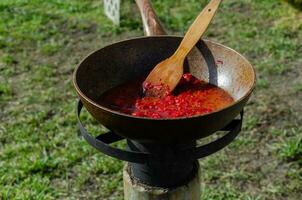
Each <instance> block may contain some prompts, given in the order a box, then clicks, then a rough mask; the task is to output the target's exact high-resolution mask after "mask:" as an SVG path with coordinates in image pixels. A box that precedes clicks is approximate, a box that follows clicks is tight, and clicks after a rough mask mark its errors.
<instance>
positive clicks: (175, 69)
mask: <svg viewBox="0 0 302 200" xmlns="http://www.w3.org/2000/svg"><path fill="white" fill-rule="evenodd" d="M221 1H222V0H211V2H210V3H209V4H208V5H207V6H206V7H205V8H204V9H203V11H202V12H201V13H200V14H199V15H198V17H197V18H196V19H195V21H194V22H193V24H192V25H191V27H190V28H189V30H188V31H187V33H186V35H185V36H184V38H183V40H182V42H181V43H180V45H179V47H178V49H177V50H176V51H175V53H174V54H173V55H172V56H171V57H169V58H167V59H166V60H164V61H162V62H160V63H159V64H157V65H156V66H155V68H154V69H153V70H152V71H151V73H150V74H149V75H148V77H147V78H146V80H145V81H144V83H143V88H144V91H145V95H146V96H158V97H162V96H165V95H166V94H168V93H171V92H172V91H173V90H174V89H175V87H176V86H177V84H178V82H179V81H180V79H181V77H182V75H183V63H184V59H185V57H186V56H187V54H188V53H189V52H190V51H191V49H192V48H193V47H194V46H195V44H196V43H197V42H198V41H199V40H200V38H201V36H202V35H203V34H204V32H205V31H206V29H207V27H208V25H209V24H210V22H211V21H212V19H213V17H214V15H215V13H216V11H217V9H218V7H219V5H220V3H221Z"/></svg>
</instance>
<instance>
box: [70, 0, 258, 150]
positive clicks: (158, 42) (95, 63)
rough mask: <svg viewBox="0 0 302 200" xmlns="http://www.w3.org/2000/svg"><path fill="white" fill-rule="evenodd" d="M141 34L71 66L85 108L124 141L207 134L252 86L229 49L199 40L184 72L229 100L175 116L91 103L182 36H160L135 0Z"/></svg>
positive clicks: (171, 140) (147, 67) (139, 73)
mask: <svg viewBox="0 0 302 200" xmlns="http://www.w3.org/2000/svg"><path fill="white" fill-rule="evenodd" d="M136 2H137V4H138V6H139V9H140V11H141V15H142V18H143V24H144V30H145V34H146V35H147V36H145V37H138V38H133V39H128V40H124V41H120V42H117V43H114V44H111V45H109V46H106V47H103V48H101V49H99V50H97V51H94V52H92V53H91V54H89V55H88V56H87V57H86V58H84V59H83V60H82V61H81V62H80V64H79V65H78V66H77V67H76V69H75V71H74V74H73V84H74V87H75V89H76V92H77V94H78V96H79V98H80V100H81V101H82V103H83V104H84V107H85V108H86V109H87V110H88V112H89V113H90V114H91V115H92V116H93V117H94V118H95V119H96V120H98V121H99V122H100V123H101V124H102V125H104V126H105V127H107V128H108V129H110V130H111V131H113V132H114V133H116V134H118V135H119V136H122V137H124V138H127V139H132V140H136V141H138V142H145V143H164V144H176V143H183V142H188V141H193V140H197V139H200V138H204V137H207V136H209V135H211V134H213V133H214V132H216V131H218V130H220V129H222V128H223V127H225V126H226V125H227V124H228V123H230V122H231V121H232V120H233V119H234V118H235V117H236V116H238V115H239V113H240V112H241V111H242V110H243V107H244V106H245V104H246V103H247V101H248V99H249V97H250V96H251V94H252V91H253V89H254V86H255V81H256V75H255V70H254V68H253V67H252V65H251V64H250V63H249V61H248V60H247V59H245V58H244V57H243V56H242V55H241V54H239V53H238V52H236V51H235V50H233V49H231V48H229V47H226V46H224V45H222V44H218V43H216V42H213V41H209V40H200V41H199V42H198V43H197V44H196V46H195V47H194V49H193V50H192V51H191V52H190V54H189V55H188V57H187V59H186V62H185V71H186V72H190V73H192V74H193V75H194V76H196V77H197V78H199V79H201V80H204V81H207V82H210V83H211V84H214V85H217V86H218V87H221V88H223V89H224V90H226V91H227V92H228V93H229V94H230V95H231V96H232V97H233V98H234V100H235V102H234V103H233V104H231V105H229V106H227V107H225V108H223V109H220V110H218V111H215V112H212V113H208V114H204V115H199V116H193V117H184V118H177V119H151V118H141V117H135V116H131V115H127V114H123V113H119V112H117V111H113V110H111V109H109V108H106V107H103V106H101V105H99V104H98V103H97V101H98V99H99V98H100V96H101V95H102V93H104V92H105V91H107V90H109V89H111V88H113V87H115V86H118V85H120V84H122V83H125V82H127V81H130V80H133V79H137V78H139V77H143V76H146V75H147V74H148V73H149V72H150V71H151V70H152V68H153V67H154V66H155V65H156V64H157V63H159V62H160V61H162V60H163V59H165V58H167V57H169V56H171V55H172V54H173V52H174V51H175V50H176V48H177V47H178V45H179V44H180V42H181V40H182V37H178V36H166V35H161V34H164V33H165V32H164V30H163V29H162V26H161V25H160V23H159V20H158V18H157V17H156V15H155V13H154V11H153V9H152V7H151V5H150V1H149V0H137V1H136Z"/></svg>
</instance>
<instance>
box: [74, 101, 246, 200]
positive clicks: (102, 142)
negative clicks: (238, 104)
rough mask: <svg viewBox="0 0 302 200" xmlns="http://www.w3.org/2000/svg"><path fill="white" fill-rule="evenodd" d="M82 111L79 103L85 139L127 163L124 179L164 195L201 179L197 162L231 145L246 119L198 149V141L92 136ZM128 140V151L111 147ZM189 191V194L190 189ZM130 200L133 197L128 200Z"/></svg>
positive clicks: (112, 135) (110, 133) (107, 134)
mask: <svg viewBox="0 0 302 200" xmlns="http://www.w3.org/2000/svg"><path fill="white" fill-rule="evenodd" d="M82 108H83V104H82V102H81V101H79V102H78V107H77V116H78V126H79V130H80V133H81V134H82V136H83V137H84V138H85V140H86V141H87V142H88V143H89V144H90V145H91V146H93V147H94V148H96V149H97V150H99V151H100V152H102V153H104V154H106V155H108V156H111V157H113V158H117V159H119V160H123V161H127V162H128V164H127V165H126V167H125V169H124V179H125V173H127V176H129V177H130V179H131V180H132V181H135V184H136V185H140V186H141V187H142V186H145V187H148V188H149V191H150V188H152V187H157V189H158V188H164V189H165V192H164V193H165V195H166V193H167V192H168V191H169V190H173V189H175V188H178V187H182V186H185V185H188V183H190V181H192V180H194V179H196V178H197V180H199V173H198V171H199V164H198V159H200V158H203V157H206V156H208V155H211V154H213V153H215V152H217V151H219V150H221V149H223V148H224V147H226V146H227V145H228V144H230V143H231V142H232V141H233V140H234V139H235V138H236V136H237V135H238V133H239V132H240V130H241V126H242V120H243V111H242V112H241V113H240V118H239V119H234V120H233V121H232V122H231V123H230V124H229V125H227V126H226V127H225V128H223V129H222V130H221V131H225V132H226V133H225V134H224V136H222V137H220V138H219V139H216V140H215V141H212V142H210V143H208V144H206V145H202V146H197V141H196V140H194V141H191V142H185V143H181V144H170V145H169V144H158V143H142V142H139V141H135V140H130V139H126V138H123V137H121V136H119V135H117V134H115V133H114V132H111V131H110V132H108V133H105V134H101V135H99V136H97V137H93V136H92V135H90V134H89V133H88V132H87V130H86V129H85V128H84V126H83V124H82V122H81V120H80V113H81V110H82ZM158 131H159V132H160V131H161V130H158ZM142 134H143V133H142ZM162 134H165V133H162ZM170 134H172V133H170ZM125 139H126V141H127V147H126V149H117V148H114V147H112V146H110V144H111V143H114V142H117V141H121V140H125ZM124 181H125V180H124ZM197 188H198V187H197ZM128 189H129V188H128ZM187 190H188V191H189V188H187ZM197 190H198V191H195V193H197V194H199V190H200V188H198V189H197ZM145 192H146V191H145ZM125 194H127V191H125ZM161 195H162V194H161ZM197 196H199V195H197ZM125 198H126V197H125ZM157 198H160V196H157ZM126 199H127V198H126ZM128 199H130V198H129V197H128ZM155 199H156V198H155Z"/></svg>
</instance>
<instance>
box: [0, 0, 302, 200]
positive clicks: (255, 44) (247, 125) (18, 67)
mask: <svg viewBox="0 0 302 200" xmlns="http://www.w3.org/2000/svg"><path fill="white" fill-rule="evenodd" d="M122 2H123V4H122V13H121V14H122V18H121V26H120V27H115V26H113V25H112V24H111V22H110V21H109V20H108V19H107V18H106V17H105V16H104V14H103V7H102V0H90V1H81V0H68V1H64V0H47V1H45V0H1V1H0V199H22V200H23V199H106V200H107V199H114V200H115V199H122V197H123V193H122V192H123V188H122V170H121V169H122V167H123V162H120V161H117V160H115V159H112V158H109V157H106V156H104V155H102V154H100V153H98V152H97V151H96V150H94V149H93V148H92V147H90V146H89V145H88V144H87V143H86V142H85V141H83V140H82V139H81V138H80V137H78V136H77V129H76V118H75V102H76V94H75V91H74V89H73V86H72V83H71V76H72V72H73V70H74V68H75V66H76V64H77V63H78V62H79V61H80V60H81V59H82V58H83V57H84V56H85V55H87V54H88V53H89V52H91V51H92V50H95V49H98V48H101V47H103V46H105V45H106V44H109V43H111V42H114V41H117V40H122V39H127V38H131V37H134V36H139V35H142V34H143V31H142V28H141V27H142V25H141V19H140V16H139V13H138V12H137V8H136V6H135V4H134V3H133V2H134V1H122ZM153 2H154V6H155V8H156V11H157V12H158V13H159V16H160V19H161V20H162V22H163V24H164V25H165V27H166V29H167V30H168V32H169V33H171V34H178V35H182V34H183V33H184V32H185V30H186V29H187V28H188V26H189V25H190V24H191V23H192V20H193V19H194V18H195V16H196V15H197V14H198V12H199V11H200V10H201V9H202V7H203V6H204V5H205V4H206V2H207V1H205V0H175V1H174V0H165V1H160V0H153ZM206 37H207V38H209V39H211V40H214V41H218V42H220V43H222V44H225V45H227V46H230V47H231V48H234V49H236V50H237V51H239V52H241V53H242V54H244V55H245V56H246V57H248V58H249V60H250V61H251V62H252V63H253V64H254V66H255V68H256V70H257V76H258V82H257V87H256V90H255V92H254V95H253V97H252V99H251V100H250V102H249V104H248V106H247V108H246V117H245V122H244V129H243V131H242V133H241V134H240V136H239V137H238V138H237V140H236V141H235V142H234V143H232V144H231V145H230V146H229V147H228V148H226V149H224V150H223V151H221V152H219V153H217V154H215V155H213V156H211V157H208V158H206V159H203V160H201V161H200V163H201V166H202V173H201V178H202V187H203V188H202V197H201V199H207V200H231V199H232V200H237V199H242V200H247V199H248V200H251V199H254V200H256V199H257V200H262V199H263V200H264V199H267V200H272V199H290V200H293V199H295V200H299V199H301V196H302V168H301V167H302V133H301V132H302V115H301V113H302V106H301V105H302V67H301V64H302V57H301V54H302V12H301V11H300V12H299V11H298V10H296V9H294V8H293V7H291V6H290V5H288V4H286V3H284V2H283V1H278V0H265V1H263V0H241V1H238V0H228V1H224V2H223V5H222V7H221V9H220V11H219V12H218V14H217V16H216V18H215V20H214V21H213V24H212V26H211V28H210V29H209V31H208V32H207V35H206ZM83 120H85V121H86V124H87V127H88V128H89V130H90V131H91V132H94V133H96V132H100V131H104V129H103V128H102V127H99V126H97V123H96V122H95V121H94V120H93V119H91V117H90V116H89V115H88V114H87V112H86V113H85V115H84V117H83ZM118 145H120V146H123V144H118Z"/></svg>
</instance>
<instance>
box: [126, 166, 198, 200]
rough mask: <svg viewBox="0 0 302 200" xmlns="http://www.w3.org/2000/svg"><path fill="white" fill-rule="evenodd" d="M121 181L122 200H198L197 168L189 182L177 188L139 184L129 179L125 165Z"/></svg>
mask: <svg viewBox="0 0 302 200" xmlns="http://www.w3.org/2000/svg"><path fill="white" fill-rule="evenodd" d="M123 179H124V200H200V189H201V186H200V181H199V166H198V172H197V173H196V175H195V176H194V177H193V178H192V179H191V181H189V182H188V183H186V184H185V185H182V186H179V187H177V188H159V187H152V186H149V185H145V184H143V183H140V182H138V181H137V180H134V179H133V178H131V177H130V175H129V172H128V166H127V164H126V166H125V167H124V170H123Z"/></svg>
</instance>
